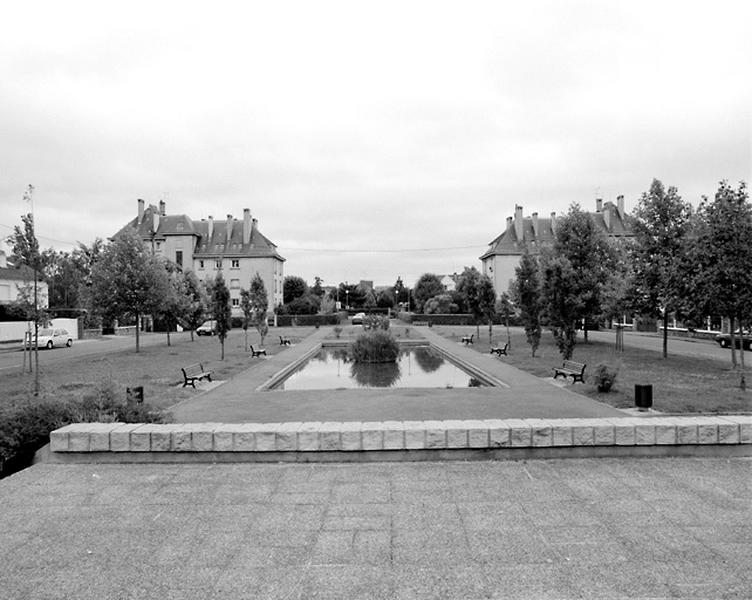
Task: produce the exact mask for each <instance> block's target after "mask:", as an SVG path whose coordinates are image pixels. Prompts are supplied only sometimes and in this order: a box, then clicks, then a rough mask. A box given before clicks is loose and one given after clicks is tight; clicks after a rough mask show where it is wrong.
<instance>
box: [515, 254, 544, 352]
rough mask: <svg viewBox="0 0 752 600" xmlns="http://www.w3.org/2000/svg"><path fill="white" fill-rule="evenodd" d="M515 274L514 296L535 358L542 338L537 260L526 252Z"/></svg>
mask: <svg viewBox="0 0 752 600" xmlns="http://www.w3.org/2000/svg"><path fill="white" fill-rule="evenodd" d="M514 274H515V280H514V285H513V286H512V295H513V298H514V302H515V304H517V306H519V307H520V319H521V321H522V325H523V327H524V328H525V338H526V339H527V343H528V344H530V350H531V352H532V354H531V356H533V357H535V351H536V350H538V346H539V345H540V338H541V282H540V276H539V267H538V261H537V259H536V258H535V257H534V256H532V255H530V254H528V253H527V252H526V253H525V254H523V255H522V258H521V259H520V264H519V266H518V267H517V268H515V270H514Z"/></svg>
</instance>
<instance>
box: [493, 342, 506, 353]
mask: <svg viewBox="0 0 752 600" xmlns="http://www.w3.org/2000/svg"><path fill="white" fill-rule="evenodd" d="M508 351H509V342H507V343H506V344H504V345H503V346H498V347H496V348H491V354H497V355H498V356H501V355H502V354H503V355H504V356H509V355H508V354H507V352H508Z"/></svg>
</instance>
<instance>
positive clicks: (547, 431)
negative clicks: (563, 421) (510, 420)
mask: <svg viewBox="0 0 752 600" xmlns="http://www.w3.org/2000/svg"><path fill="white" fill-rule="evenodd" d="M523 420H524V421H525V422H526V423H527V424H528V426H529V427H530V437H531V440H532V445H533V446H535V447H541V446H553V443H554V434H553V425H552V423H551V422H550V421H547V420H546V419H523Z"/></svg>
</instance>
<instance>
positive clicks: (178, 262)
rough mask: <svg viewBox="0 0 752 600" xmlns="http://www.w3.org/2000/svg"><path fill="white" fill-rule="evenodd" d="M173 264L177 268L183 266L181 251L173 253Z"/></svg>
mask: <svg viewBox="0 0 752 600" xmlns="http://www.w3.org/2000/svg"><path fill="white" fill-rule="evenodd" d="M175 264H176V265H177V266H179V267H182V266H183V251H182V250H176V251H175Z"/></svg>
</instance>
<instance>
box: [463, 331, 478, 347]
mask: <svg viewBox="0 0 752 600" xmlns="http://www.w3.org/2000/svg"><path fill="white" fill-rule="evenodd" d="M474 337H475V334H474V333H473V334H472V335H463V336H462V343H463V344H465V345H467V344H472V343H473V338H474Z"/></svg>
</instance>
